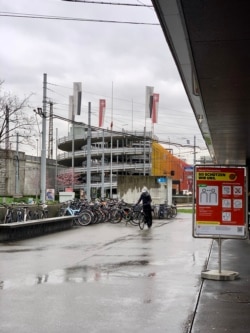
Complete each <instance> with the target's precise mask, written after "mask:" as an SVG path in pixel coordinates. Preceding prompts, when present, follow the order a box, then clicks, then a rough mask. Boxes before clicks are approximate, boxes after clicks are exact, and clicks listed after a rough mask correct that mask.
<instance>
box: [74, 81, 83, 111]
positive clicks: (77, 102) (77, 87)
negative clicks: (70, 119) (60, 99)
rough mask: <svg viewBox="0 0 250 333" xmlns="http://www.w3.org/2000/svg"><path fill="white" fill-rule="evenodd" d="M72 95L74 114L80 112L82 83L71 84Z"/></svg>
mask: <svg viewBox="0 0 250 333" xmlns="http://www.w3.org/2000/svg"><path fill="white" fill-rule="evenodd" d="M73 95H74V115H76V114H77V115H78V116H79V115H80V114H81V103H82V83H81V82H74V84H73Z"/></svg>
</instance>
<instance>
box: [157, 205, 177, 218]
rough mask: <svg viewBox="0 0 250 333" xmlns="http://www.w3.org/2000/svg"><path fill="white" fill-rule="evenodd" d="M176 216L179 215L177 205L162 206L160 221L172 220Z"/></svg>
mask: <svg viewBox="0 0 250 333" xmlns="http://www.w3.org/2000/svg"><path fill="white" fill-rule="evenodd" d="M176 215H177V206H176V204H172V205H167V204H160V206H159V211H158V218H159V219H170V218H174V217H176Z"/></svg>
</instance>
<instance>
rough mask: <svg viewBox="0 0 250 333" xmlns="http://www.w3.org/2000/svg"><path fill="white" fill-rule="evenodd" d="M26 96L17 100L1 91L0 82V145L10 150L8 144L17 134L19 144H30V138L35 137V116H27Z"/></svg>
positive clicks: (0, 83) (1, 83) (1, 82)
mask: <svg viewBox="0 0 250 333" xmlns="http://www.w3.org/2000/svg"><path fill="white" fill-rule="evenodd" d="M30 97H31V96H28V97H26V98H24V99H23V100H21V101H20V100H19V99H18V97H17V96H15V95H12V94H10V93H6V92H4V91H3V81H0V145H1V144H3V143H4V144H5V148H6V149H9V148H10V143H11V142H14V141H15V140H16V135H17V133H18V134H19V138H20V143H24V144H25V143H26V144H32V143H33V142H32V140H31V138H32V137H33V136H34V135H36V131H35V128H36V126H35V124H36V123H35V116H34V115H30V114H29V109H31V108H30V107H29V105H28V102H29V98H30Z"/></svg>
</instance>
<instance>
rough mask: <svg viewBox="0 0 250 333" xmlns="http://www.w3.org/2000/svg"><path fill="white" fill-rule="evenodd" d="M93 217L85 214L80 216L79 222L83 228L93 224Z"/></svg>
mask: <svg viewBox="0 0 250 333" xmlns="http://www.w3.org/2000/svg"><path fill="white" fill-rule="evenodd" d="M91 220H92V216H91V214H89V213H88V212H83V213H81V214H80V215H79V217H78V219H77V222H78V224H79V225H81V226H86V225H89V224H91Z"/></svg>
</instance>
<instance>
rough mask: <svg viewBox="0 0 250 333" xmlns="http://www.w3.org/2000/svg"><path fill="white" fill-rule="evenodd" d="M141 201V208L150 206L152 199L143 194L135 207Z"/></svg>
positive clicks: (145, 193)
mask: <svg viewBox="0 0 250 333" xmlns="http://www.w3.org/2000/svg"><path fill="white" fill-rule="evenodd" d="M141 201H142V204H143V206H148V205H151V202H152V199H151V195H150V194H149V193H148V192H143V193H142V194H141V196H140V198H139V200H138V201H137V205H138V204H139V203H140V202H141Z"/></svg>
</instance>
